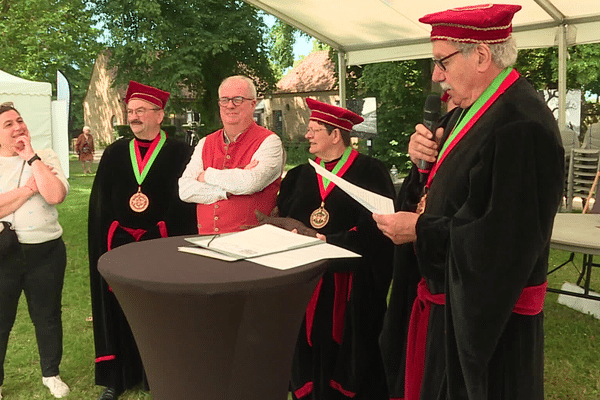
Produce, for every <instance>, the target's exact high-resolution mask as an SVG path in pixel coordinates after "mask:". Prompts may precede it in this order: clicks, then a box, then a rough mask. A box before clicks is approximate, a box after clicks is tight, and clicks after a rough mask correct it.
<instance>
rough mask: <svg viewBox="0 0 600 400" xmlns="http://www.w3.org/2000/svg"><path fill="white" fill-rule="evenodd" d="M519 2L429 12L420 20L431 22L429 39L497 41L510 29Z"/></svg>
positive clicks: (503, 37) (503, 39)
mask: <svg viewBox="0 0 600 400" xmlns="http://www.w3.org/2000/svg"><path fill="white" fill-rule="evenodd" d="M520 9H521V6H519V5H514V4H481V5H478V6H468V7H460V8H452V9H450V10H446V11H442V12H438V13H433V14H428V15H426V16H424V17H422V18H420V19H419V22H422V23H424V24H430V25H431V28H432V29H431V40H432V41H434V40H453V41H456V42H467V43H500V42H504V41H506V40H507V39H508V38H509V37H510V33H511V32H512V18H513V16H514V15H515V13H516V12H517V11H519V10H520Z"/></svg>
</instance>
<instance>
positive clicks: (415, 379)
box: [404, 279, 548, 400]
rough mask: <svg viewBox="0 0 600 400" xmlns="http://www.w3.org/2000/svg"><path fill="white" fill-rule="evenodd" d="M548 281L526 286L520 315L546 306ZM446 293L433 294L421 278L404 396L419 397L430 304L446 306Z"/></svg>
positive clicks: (410, 332) (517, 307) (412, 318)
mask: <svg viewBox="0 0 600 400" xmlns="http://www.w3.org/2000/svg"><path fill="white" fill-rule="evenodd" d="M547 286H548V282H547V281H546V282H544V283H542V284H541V285H537V286H529V287H526V288H524V289H523V291H522V292H521V296H519V299H518V300H517V304H516V305H515V307H514V309H513V312H514V313H515V314H521V315H537V314H539V313H540V312H542V309H543V308H544V298H545V296H546V288H547ZM445 303H446V294H445V293H440V294H431V292H429V288H428V287H427V282H426V281H425V279H421V281H420V282H419V285H418V287H417V298H416V299H415V302H414V304H413V308H412V313H411V315H410V323H409V326H408V339H407V341H408V343H407V350H406V373H405V383H404V384H405V391H404V395H405V399H406V400H419V397H420V395H421V384H422V381H423V373H424V372H425V350H426V344H427V329H428V326H429V314H430V312H431V305H432V304H438V305H444V304H445Z"/></svg>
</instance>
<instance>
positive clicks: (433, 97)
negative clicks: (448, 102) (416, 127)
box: [417, 93, 442, 170]
mask: <svg viewBox="0 0 600 400" xmlns="http://www.w3.org/2000/svg"><path fill="white" fill-rule="evenodd" d="M441 109H442V99H441V97H440V95H439V94H436V93H432V94H430V95H429V96H427V100H425V107H424V108H423V125H425V127H426V128H427V129H429V130H430V131H431V132H432V133H433V134H434V136H435V132H434V131H433V126H434V124H435V123H436V122H437V120H438V119H440V112H441ZM417 166H418V167H419V169H420V170H428V169H429V168H431V164H430V163H428V162H427V161H424V160H419V162H418V164H417Z"/></svg>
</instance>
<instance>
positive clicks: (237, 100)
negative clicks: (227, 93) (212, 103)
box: [218, 96, 254, 107]
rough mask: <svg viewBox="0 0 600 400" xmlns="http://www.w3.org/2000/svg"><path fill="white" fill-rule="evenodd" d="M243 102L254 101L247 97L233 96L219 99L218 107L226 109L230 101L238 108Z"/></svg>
mask: <svg viewBox="0 0 600 400" xmlns="http://www.w3.org/2000/svg"><path fill="white" fill-rule="evenodd" d="M244 100H249V101H250V100H254V99H252V98H249V97H244V96H234V97H219V101H218V102H219V105H220V106H221V107H226V106H227V105H228V104H229V102H230V101H231V102H232V103H233V105H234V106H239V105H241V104H242V103H243V102H244Z"/></svg>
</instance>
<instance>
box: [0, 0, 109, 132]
mask: <svg viewBox="0 0 600 400" xmlns="http://www.w3.org/2000/svg"><path fill="white" fill-rule="evenodd" d="M94 25H95V23H94V21H93V15H92V12H91V9H90V8H89V7H87V1H85V0H27V1H18V0H1V1H0V41H1V43H2V51H0V69H2V70H3V71H6V72H8V73H10V74H12V75H15V76H18V77H20V78H23V79H29V80H33V81H42V82H50V83H52V85H53V87H54V89H56V71H57V70H60V71H62V73H63V74H64V75H65V76H66V77H67V79H68V80H69V83H70V86H71V100H72V107H71V121H70V125H71V126H72V127H73V129H78V130H80V129H81V127H82V126H83V108H82V103H83V98H84V97H85V93H86V91H87V86H88V82H89V79H90V75H91V70H92V67H93V65H94V60H95V58H96V55H97V54H98V52H99V51H100V49H101V46H100V44H99V43H98V41H97V39H98V37H99V35H100V31H99V30H98V29H96V28H94V27H93V26H94Z"/></svg>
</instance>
